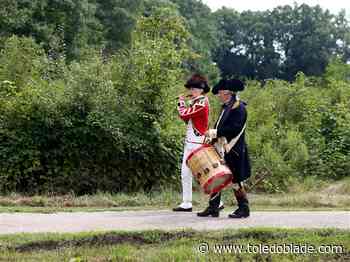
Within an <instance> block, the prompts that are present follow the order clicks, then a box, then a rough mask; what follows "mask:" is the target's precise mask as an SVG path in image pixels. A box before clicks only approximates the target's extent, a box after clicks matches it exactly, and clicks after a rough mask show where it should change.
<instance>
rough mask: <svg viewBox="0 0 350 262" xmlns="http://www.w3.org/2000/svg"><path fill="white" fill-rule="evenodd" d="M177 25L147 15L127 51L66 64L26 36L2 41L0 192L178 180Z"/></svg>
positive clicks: (128, 187) (182, 42)
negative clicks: (46, 54)
mask: <svg viewBox="0 0 350 262" xmlns="http://www.w3.org/2000/svg"><path fill="white" fill-rule="evenodd" d="M182 22H183V21H182V20H181V19H180V18H179V17H177V16H176V15H174V14H172V13H171V11H170V10H163V11H162V12H158V13H157V12H156V13H155V15H153V16H150V17H148V18H142V19H141V20H140V21H139V23H138V25H137V28H136V30H135V32H134V33H133V46H132V48H131V49H129V50H128V51H123V52H120V53H119V54H116V55H115V56H114V57H112V58H111V59H109V60H108V61H104V60H103V59H101V58H100V57H99V55H97V54H94V52H91V53H90V55H87V56H85V58H84V59H82V60H81V61H80V62H79V63H78V62H73V63H71V64H70V65H67V66H65V65H64V63H63V64H62V63H61V62H60V61H49V60H47V59H46V58H45V55H44V54H43V53H42V49H41V48H40V47H39V46H37V45H35V44H34V42H33V41H32V40H31V39H27V38H17V37H15V38H10V39H8V41H7V42H6V43H5V48H4V50H3V51H2V53H1V57H0V61H2V64H3V65H6V66H2V67H0V70H1V71H0V76H1V82H0V83H1V90H0V94H1V97H0V99H1V107H0V111H1V114H0V115H1V119H0V121H1V122H0V190H1V192H8V191H17V192H26V193H41V192H55V193H66V192H70V191H73V192H75V193H76V194H84V193H93V192H97V191H109V192H117V191H138V190H150V189H151V188H154V187H157V186H161V185H164V184H167V186H171V187H172V186H177V184H178V181H179V179H178V173H179V163H180V159H179V157H180V152H181V149H182V148H181V146H182V145H181V140H180V139H179V138H180V137H181V136H182V133H181V132H179V130H181V128H180V129H179V127H180V124H181V122H180V121H179V120H176V121H175V118H176V114H175V112H174V110H176V107H175V101H174V100H173V98H174V97H175V95H176V94H177V93H178V91H177V89H178V85H179V79H182V77H183V74H184V72H183V71H182V70H181V68H182V63H183V61H185V60H186V59H187V56H188V55H189V54H190V53H189V51H188V50H187V48H186V41H187V38H188V33H187V31H186V30H185V28H184V26H183V24H182ZM14 46H15V47H17V46H21V48H18V50H14V49H13V47H14ZM22 57H23V59H22ZM21 59H22V61H32V65H22V64H21V62H20V61H21ZM39 61H44V62H40V63H39ZM33 65H35V66H33ZM45 65H48V66H47V67H46V66H45ZM54 66H59V68H60V70H58V71H56V74H54V75H53V74H52V72H51V71H50V70H51V69H52V67H54ZM45 69H46V70H45ZM14 72H16V73H15V74H14ZM181 82H182V81H181ZM181 126H182V125H181Z"/></svg>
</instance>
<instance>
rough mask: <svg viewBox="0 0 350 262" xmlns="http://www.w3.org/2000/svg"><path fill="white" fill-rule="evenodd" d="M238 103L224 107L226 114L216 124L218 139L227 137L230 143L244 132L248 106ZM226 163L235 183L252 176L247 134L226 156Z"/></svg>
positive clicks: (242, 136)
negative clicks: (246, 140)
mask: <svg viewBox="0 0 350 262" xmlns="http://www.w3.org/2000/svg"><path fill="white" fill-rule="evenodd" d="M237 103H238V102H236V100H235V99H234V100H233V101H232V102H231V103H229V104H228V105H226V106H224V108H223V110H224V113H223V115H222V117H221V119H219V120H218V121H217V122H216V124H215V128H216V129H217V137H222V136H223V137H226V139H227V141H228V143H229V142H230V141H231V139H233V138H234V137H236V136H237V135H238V134H239V133H240V132H241V130H242V128H243V126H244V124H245V123H246V121H247V110H246V104H245V103H244V102H243V101H239V105H237ZM224 158H225V161H226V164H227V165H228V167H229V168H230V169H231V171H232V172H233V176H234V178H233V182H234V183H237V182H241V181H244V180H246V179H247V178H249V177H250V175H251V166H250V160H249V155H248V148H247V144H246V142H245V132H243V133H242V135H241V137H240V138H239V140H238V141H237V143H236V145H235V146H234V147H233V148H232V149H231V151H230V152H229V153H227V154H225V157H224Z"/></svg>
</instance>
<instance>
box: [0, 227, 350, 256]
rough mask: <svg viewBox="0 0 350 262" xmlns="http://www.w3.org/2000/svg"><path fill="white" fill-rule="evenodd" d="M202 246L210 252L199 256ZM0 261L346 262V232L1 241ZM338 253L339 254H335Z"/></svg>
mask: <svg viewBox="0 0 350 262" xmlns="http://www.w3.org/2000/svg"><path fill="white" fill-rule="evenodd" d="M201 243H207V244H208V245H209V252H208V253H206V254H201V253H199V252H198V247H199V245H200V244H201ZM220 244H234V245H242V247H243V248H246V247H247V245H248V244H250V245H259V244H264V245H270V246H273V245H283V244H285V245H291V244H293V245H294V246H296V245H308V246H311V245H312V246H314V247H315V248H316V249H317V248H318V247H319V246H321V245H333V246H334V245H337V246H340V248H341V249H342V250H338V253H337V252H336V250H335V249H334V250H333V253H330V254H320V253H315V254H290V253H289V254H283V255H279V254H272V253H267V254H262V253H260V252H259V251H256V252H255V253H237V252H231V253H230V252H223V253H221V254H219V253H215V251H214V249H215V248H214V245H220ZM0 250H1V253H0V261H347V260H349V259H350V231H345V230H336V229H325V230H305V229H296V230H291V229H259V228H258V229H242V230H224V231H217V232H212V231H211V232H198V231H192V230H188V231H187V230H186V231H171V232H165V231H145V232H106V233H80V234H17V235H1V236H0ZM340 251H342V252H341V253H340Z"/></svg>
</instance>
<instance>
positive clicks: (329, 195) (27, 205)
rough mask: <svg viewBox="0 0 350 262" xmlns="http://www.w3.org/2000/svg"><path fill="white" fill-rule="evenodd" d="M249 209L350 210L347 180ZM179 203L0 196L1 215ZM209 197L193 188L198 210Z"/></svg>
mask: <svg viewBox="0 0 350 262" xmlns="http://www.w3.org/2000/svg"><path fill="white" fill-rule="evenodd" d="M249 199H250V202H251V207H252V210H257V211H260V210H350V179H344V180H342V181H338V182H336V183H331V184H330V183H320V182H317V183H314V181H313V180H310V181H306V182H305V183H303V184H299V185H293V186H291V188H290V192H289V193H278V194H277V193H275V194H264V193H250V194H249ZM180 201H181V193H180V192H178V191H175V190H171V189H165V190H161V191H157V192H152V193H144V192H139V193H130V194H126V193H118V194H110V193H102V192H100V193H97V194H94V195H83V196H75V195H74V194H68V195H63V196H55V195H36V196H23V195H20V194H15V193H13V194H10V195H6V196H0V212H2V213H3V212H42V213H52V212H58V211H62V212H63V211H64V212H76V211H86V212H90V211H106V210H108V211H122V210H141V209H142V210H147V209H170V208H172V207H174V206H175V205H177V204H178V203H179V202H180ZM207 201H208V197H207V196H206V195H204V194H203V193H201V192H200V191H199V190H198V188H195V191H194V193H193V205H194V207H195V208H197V209H201V208H204V207H205V206H206V205H207ZM223 201H224V203H225V205H226V206H227V207H228V208H231V207H233V206H234V205H236V203H235V202H234V201H233V193H232V191H231V190H226V191H225V192H224V194H223Z"/></svg>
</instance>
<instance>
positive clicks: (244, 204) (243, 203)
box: [228, 187, 250, 218]
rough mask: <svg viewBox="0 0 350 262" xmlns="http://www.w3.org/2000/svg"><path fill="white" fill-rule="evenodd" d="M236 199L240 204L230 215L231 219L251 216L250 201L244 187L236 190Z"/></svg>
mask: <svg viewBox="0 0 350 262" xmlns="http://www.w3.org/2000/svg"><path fill="white" fill-rule="evenodd" d="M234 193H235V197H236V200H237V203H238V208H237V209H236V210H235V211H233V212H232V213H231V214H229V215H228V217H229V218H246V217H249V215H250V210H249V201H248V198H247V193H246V191H245V190H244V188H243V187H240V188H239V189H237V190H236V189H234Z"/></svg>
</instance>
